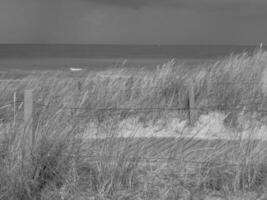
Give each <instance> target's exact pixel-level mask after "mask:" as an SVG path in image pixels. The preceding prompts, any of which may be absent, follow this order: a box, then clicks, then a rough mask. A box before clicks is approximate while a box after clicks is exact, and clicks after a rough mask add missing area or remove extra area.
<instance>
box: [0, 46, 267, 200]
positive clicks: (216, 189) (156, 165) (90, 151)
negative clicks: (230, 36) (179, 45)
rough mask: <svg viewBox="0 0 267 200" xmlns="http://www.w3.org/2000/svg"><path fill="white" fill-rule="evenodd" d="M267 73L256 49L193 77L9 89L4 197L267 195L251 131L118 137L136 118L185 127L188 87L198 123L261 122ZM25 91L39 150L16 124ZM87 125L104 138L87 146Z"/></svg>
mask: <svg viewBox="0 0 267 200" xmlns="http://www.w3.org/2000/svg"><path fill="white" fill-rule="evenodd" d="M266 70H267V53H266V52H264V51H263V50H257V51H255V53H254V54H253V55H248V54H246V53H243V54H239V55H231V56H229V57H226V58H224V59H222V60H220V61H218V62H216V63H215V64H212V65H211V64H209V65H207V66H205V65H203V66H199V67H198V68H196V69H190V70H188V69H186V68H185V67H184V66H181V65H176V63H175V62H174V60H172V61H170V62H168V63H166V64H165V65H164V66H161V67H159V68H158V69H157V70H155V71H153V72H147V71H145V70H137V71H136V72H131V73H129V72H127V69H122V70H121V69H113V70H107V71H105V72H88V73H87V74H85V73H82V74H76V75H73V74H70V72H45V73H44V72H42V73H40V72H38V73H32V74H30V75H28V76H26V77H24V78H22V79H21V80H20V81H16V82H13V81H11V80H9V81H4V82H2V83H1V87H0V95H1V96H0V100H1V101H0V103H1V106H4V108H2V114H1V117H2V118H3V119H5V122H3V123H2V124H1V131H0V132H1V137H0V199H4V200H5V199H7V200H9V199H11V200H24V199H25V200H26V199H30V200H31V199H33V200H39V199H55V200H57V199H105V200H106V199H114V200H115V199H159V200H167V199H201V198H202V199H205V198H206V199H207V197H211V196H212V195H213V196H217V197H218V198H219V197H220V198H224V199H235V198H236V199H238V198H243V199H245V198H246V199H256V197H257V196H261V194H264V193H265V191H266V186H267V166H266V155H267V154H266V142H265V141H259V140H254V139H253V137H252V136H253V131H252V132H251V138H246V139H245V140H243V139H242V138H237V140H235V141H234V142H232V141H200V143H199V141H197V140H195V138H194V136H191V137H189V138H187V140H184V138H183V137H181V136H180V135H177V136H176V137H174V138H171V139H166V138H158V139H157V138H156V139H155V138H143V139H142V138H138V139H135V138H134V137H129V138H123V139H122V138H118V137H117V135H116V133H117V132H118V131H119V130H118V128H119V126H117V124H118V123H119V122H120V121H122V120H125V119H128V118H132V117H134V118H137V119H138V122H140V123H144V124H145V123H146V122H147V121H152V124H153V123H156V122H157V121H158V120H161V119H162V118H167V119H169V118H170V117H173V118H181V119H187V110H186V109H179V108H187V107H188V91H187V86H188V84H189V81H193V83H194V88H195V90H194V91H195V94H194V95H195V98H196V105H195V106H196V107H197V108H199V115H202V114H205V113H209V112H222V113H225V114H226V116H228V118H230V119H229V120H230V121H235V118H237V117H238V116H239V115H240V114H242V116H244V117H248V118H251V120H252V121H253V120H257V121H260V122H261V123H263V124H264V123H266V122H265V121H264V120H265V113H264V112H263V111H264V109H265V106H266V103H267V102H266V92H267V91H266V79H267V76H266V73H267V71H266ZM25 89H33V90H34V101H35V113H34V121H35V122H34V131H35V135H36V143H35V145H34V146H31V145H30V144H28V142H27V140H26V139H25V138H26V137H24V136H27V134H28V130H27V129H23V122H22V121H21V120H20V117H21V116H22V112H21V110H22V108H23V102H21V101H22V100H23V93H22V92H23V91H24V90H25ZM14 93H16V97H17V99H16V101H17V102H16V110H15V112H14V105H13V104H12V102H13V101H14V100H13V97H14ZM10 102H11V104H10V106H6V107H5V105H7V104H8V103H10ZM159 108H160V109H159ZM10 113H11V114H10ZM14 113H15V114H14ZM14 116H16V119H15V120H14ZM229 116H230V117H229ZM226 121H227V119H226ZM90 123H93V124H96V126H97V127H98V128H101V130H102V131H103V132H105V133H106V137H105V138H101V139H100V138H99V139H90V138H89V139H88V138H87V139H85V138H86V134H90V132H89V133H88V131H87V132H86V131H85V127H86V125H87V124H90ZM237 123H238V122H237ZM235 126H239V125H238V124H235ZM89 130H90V129H89ZM166 134H168V133H166ZM183 134H184V135H186V134H187V133H186V132H185V133H183ZM192 158H194V160H192ZM195 158H198V159H197V160H196V159H195ZM190 161H191V162H190ZM194 161H195V162H194Z"/></svg>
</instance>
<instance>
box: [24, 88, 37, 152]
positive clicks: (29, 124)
mask: <svg viewBox="0 0 267 200" xmlns="http://www.w3.org/2000/svg"><path fill="white" fill-rule="evenodd" d="M24 124H25V127H24V128H25V134H27V135H25V139H26V141H25V142H26V145H29V147H33V145H34V143H35V133H34V131H33V91H32V90H25V91H24Z"/></svg>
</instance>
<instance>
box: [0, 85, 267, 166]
mask: <svg viewBox="0 0 267 200" xmlns="http://www.w3.org/2000/svg"><path fill="white" fill-rule="evenodd" d="M218 84H234V83H233V82H231V83H228V82H226V83H218ZM238 84H240V82H238ZM248 84H251V82H249V83H248ZM189 88H190V87H189ZM137 89H138V90H142V89H144V88H137ZM147 89H151V87H149V88H147ZM152 89H162V87H153V88H152ZM189 90H190V89H189ZM120 92H133V89H132V88H131V89H125V90H120ZM24 95H25V94H24ZM18 96H19V97H18V98H17V97H14V98H13V100H9V101H7V99H5V100H2V101H0V102H3V103H4V104H3V105H1V106H0V119H1V116H2V115H3V116H4V115H5V113H8V112H9V114H10V117H11V119H9V120H10V121H12V120H14V118H13V119H12V117H14V115H17V116H16V121H22V122H23V120H25V118H23V116H22V115H23V109H24V111H25V108H24V104H25V96H24V99H23V98H22V97H23V94H20V95H18ZM53 97H54V98H61V97H62V96H53ZM77 97H82V94H78V95H77ZM208 97H209V98H211V96H208ZM188 98H190V97H188ZM250 100H252V101H253V100H254V101H256V102H250ZM259 100H261V98H259ZM243 101H245V99H243ZM246 101H248V102H247V103H239V104H236V105H219V104H214V105H206V106H201V107H200V106H197V105H193V106H192V105H185V106H158V107H157V106H155V107H152V106H151V107H141V106H140V107H137V106H136V107H122V106H121V107H119V106H116V107H109V108H108V107H93V106H80V107H79V106H70V105H63V104H62V105H60V104H59V105H57V106H61V108H62V109H65V110H70V111H84V112H87V115H92V116H94V115H96V113H95V112H103V113H111V114H116V113H118V114H120V113H122V112H127V113H129V114H138V113H147V112H157V111H186V112H192V111H199V112H202V111H205V112H207V111H211V110H219V111H227V112H239V111H245V112H257V113H267V108H266V109H264V108H262V105H264V104H267V102H257V101H258V99H253V98H251V99H250V98H248V99H246ZM32 102H33V106H34V107H35V108H36V109H37V108H39V109H45V110H46V109H50V108H52V109H53V106H54V105H53V102H52V103H51V102H48V103H43V102H42V100H38V101H36V100H34V99H32ZM215 103H216V102H215ZM8 109H9V110H8ZM12 109H14V110H16V112H17V113H16V114H14V115H13V116H12V114H13V113H10V111H12ZM20 112H21V113H20ZM190 118H191V117H190ZM7 121H8V120H7ZM24 122H25V121H24ZM185 144H186V143H185ZM194 145H196V144H195V143H193V144H191V146H189V147H186V149H190V148H191V147H192V146H194ZM186 149H185V151H186ZM199 151H200V149H199ZM85 157H86V158H88V159H91V160H92V161H93V160H95V161H99V159H100V158H99V157H98V156H88V155H86V156H85ZM114 159H115V158H114ZM136 159H137V160H139V161H141V162H149V163H153V162H155V163H159V162H161V163H168V162H177V161H179V162H185V163H193V164H202V165H203V164H207V163H208V162H207V161H198V160H185V159H181V158H172V157H167V158H159V157H154V158H153V157H145V156H144V157H139V158H136ZM111 160H112V159H111ZM127 162H135V160H134V158H128V159H127ZM213 164H214V165H217V166H222V165H224V164H223V163H213ZM225 165H230V166H243V165H248V164H244V163H226V164H225Z"/></svg>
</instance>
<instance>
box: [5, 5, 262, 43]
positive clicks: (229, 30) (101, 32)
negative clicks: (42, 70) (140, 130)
mask: <svg viewBox="0 0 267 200" xmlns="http://www.w3.org/2000/svg"><path fill="white" fill-rule="evenodd" d="M266 19H267V1H266V0H0V28H1V29H0V43H94V44H98V43H101V44H107V43H108V44H110V43H112V44H241V45H242V44H243V45H246V44H252V45H253V44H259V43H260V42H263V43H266V44H267V22H266Z"/></svg>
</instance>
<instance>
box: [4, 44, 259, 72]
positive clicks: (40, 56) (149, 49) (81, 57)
mask: <svg viewBox="0 0 267 200" xmlns="http://www.w3.org/2000/svg"><path fill="white" fill-rule="evenodd" d="M257 48H259V46H240V45H78V44H0V69H1V70H4V69H5V70H6V69H21V70H26V69H30V70H46V69H69V68H70V67H74V68H75V67H77V68H83V69H85V68H86V69H102V68H109V67H120V66H122V65H123V66H124V67H154V66H156V65H161V64H163V63H165V62H166V61H168V60H170V59H176V60H178V61H182V62H186V63H187V64H188V65H197V64H198V63H199V62H204V61H207V60H216V59H220V58H224V57H226V56H229V55H230V54H237V53H242V52H247V53H252V52H253V51H255V50H256V49H257Z"/></svg>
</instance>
